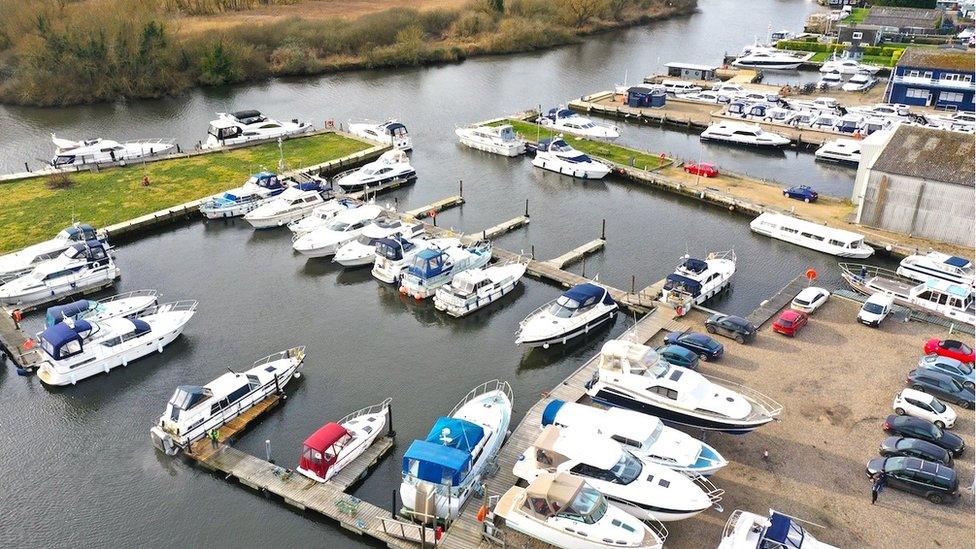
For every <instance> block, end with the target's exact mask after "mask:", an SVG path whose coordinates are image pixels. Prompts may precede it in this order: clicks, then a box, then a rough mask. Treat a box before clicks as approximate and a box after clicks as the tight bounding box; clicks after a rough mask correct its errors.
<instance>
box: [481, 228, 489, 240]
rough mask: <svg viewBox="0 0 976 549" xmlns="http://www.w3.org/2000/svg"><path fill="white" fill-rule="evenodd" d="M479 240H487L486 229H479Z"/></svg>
mask: <svg viewBox="0 0 976 549" xmlns="http://www.w3.org/2000/svg"><path fill="white" fill-rule="evenodd" d="M481 240H488V229H484V230H482V231H481Z"/></svg>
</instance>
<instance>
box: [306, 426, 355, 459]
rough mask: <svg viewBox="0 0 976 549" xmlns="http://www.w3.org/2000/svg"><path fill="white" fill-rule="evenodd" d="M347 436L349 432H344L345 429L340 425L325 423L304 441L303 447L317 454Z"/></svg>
mask: <svg viewBox="0 0 976 549" xmlns="http://www.w3.org/2000/svg"><path fill="white" fill-rule="evenodd" d="M347 434H349V431H346V428H345V427H343V426H342V425H339V424H338V423H326V424H325V425H323V426H321V427H319V429H318V430H317V431H315V432H314V433H312V434H311V435H309V436H308V438H306V439H305V446H307V447H309V448H311V449H313V450H315V451H317V452H324V451H325V450H326V449H327V448H328V447H329V446H332V445H333V444H335V443H336V442H338V440H339V439H341V438H342V437H344V436H346V435H347Z"/></svg>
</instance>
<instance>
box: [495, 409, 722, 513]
mask: <svg viewBox="0 0 976 549" xmlns="http://www.w3.org/2000/svg"><path fill="white" fill-rule="evenodd" d="M512 472H513V473H514V474H515V476H517V477H519V478H520V479H522V480H525V481H527V482H532V481H533V480H535V478H536V477H538V476H539V475H541V474H543V473H557V474H559V473H566V474H570V475H572V476H574V477H578V478H581V479H583V481H584V482H586V483H587V484H589V485H591V486H593V487H594V488H596V489H597V490H599V491H600V492H602V493H603V495H604V497H606V498H607V501H609V502H610V503H612V504H614V505H616V506H618V507H620V508H621V509H623V510H624V511H627V512H628V513H630V514H632V515H634V516H635V517H637V518H639V519H642V520H644V519H653V520H659V521H662V522H668V521H675V520H684V519H687V518H691V517H693V516H695V515H697V514H699V513H701V512H702V511H705V510H707V509H708V508H709V507H711V506H712V505H715V504H717V503H718V502H719V501H720V500H721V499H722V494H723V491H722V490H719V489H717V488H715V486H713V485H712V484H711V483H710V482H709V481H708V480H707V479H705V478H704V477H701V476H697V475H691V476H689V475H687V474H685V473H682V472H680V471H675V470H673V469H669V468H667V467H665V466H663V465H658V464H657V463H654V462H652V461H650V460H649V459H647V458H643V457H640V456H636V455H634V454H632V453H631V452H629V451H627V450H625V449H624V448H623V447H622V446H621V445H620V444H619V443H618V442H616V441H614V440H611V439H610V438H604V437H594V436H593V433H591V432H587V431H570V430H566V429H560V428H559V427H556V426H555V425H549V426H547V427H545V428H543V429H542V433H541V434H540V435H539V437H538V438H537V439H536V441H535V442H534V443H533V445H532V446H529V447H528V448H526V449H525V452H523V453H522V455H520V456H519V457H518V459H517V460H516V461H515V467H514V468H513V469H512ZM719 509H721V508H719Z"/></svg>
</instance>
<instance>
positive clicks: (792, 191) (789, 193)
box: [783, 185, 820, 202]
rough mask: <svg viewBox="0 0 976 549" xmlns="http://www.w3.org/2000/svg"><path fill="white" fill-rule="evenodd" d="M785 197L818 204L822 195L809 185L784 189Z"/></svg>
mask: <svg viewBox="0 0 976 549" xmlns="http://www.w3.org/2000/svg"><path fill="white" fill-rule="evenodd" d="M783 196H785V197H787V198H792V199H794V200H802V201H804V202H816V201H817V198H818V197H819V196H820V195H819V194H817V191H815V190H813V189H812V188H811V187H810V186H809V185H793V186H792V187H787V188H785V189H783Z"/></svg>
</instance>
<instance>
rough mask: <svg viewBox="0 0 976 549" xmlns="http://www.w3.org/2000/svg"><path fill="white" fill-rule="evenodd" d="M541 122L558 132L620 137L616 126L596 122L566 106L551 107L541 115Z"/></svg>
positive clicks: (612, 137)
mask: <svg viewBox="0 0 976 549" xmlns="http://www.w3.org/2000/svg"><path fill="white" fill-rule="evenodd" d="M539 124H541V125H543V126H546V127H549V128H552V129H553V130H556V131H558V132H566V133H571V134H573V135H578V136H580V137H586V138H589V139H608V140H613V139H617V138H618V137H620V131H619V130H618V129H617V127H616V126H611V125H606V124H596V123H594V122H593V121H592V120H590V119H589V118H587V117H585V116H583V115H581V114H578V113H575V112H573V111H571V110H569V109H567V108H565V107H557V108H555V109H549V114H547V115H545V116H541V117H539Z"/></svg>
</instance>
